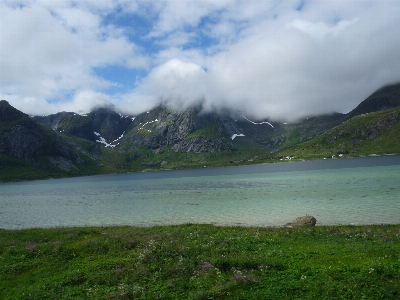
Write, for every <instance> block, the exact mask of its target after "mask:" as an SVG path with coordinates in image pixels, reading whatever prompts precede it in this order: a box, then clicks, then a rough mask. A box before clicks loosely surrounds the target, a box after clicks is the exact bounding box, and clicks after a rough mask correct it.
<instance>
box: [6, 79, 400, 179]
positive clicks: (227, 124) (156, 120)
mask: <svg viewBox="0 0 400 300" xmlns="http://www.w3.org/2000/svg"><path fill="white" fill-rule="evenodd" d="M399 94H400V84H396V85H390V86H386V87H383V88H381V89H379V90H377V91H376V92H375V93H373V94H372V95H371V96H370V97H368V98H367V99H365V100H364V101H363V102H361V103H360V104H359V105H358V106H357V107H356V108H355V109H354V110H352V111H351V112H349V113H348V114H340V113H332V114H327V115H320V116H313V117H309V118H305V119H303V120H300V121H298V122H294V123H283V122H271V121H269V120H252V119H250V118H248V117H247V116H244V115H241V114H240V113H238V112H230V111H226V112H223V113H221V112H219V113H217V112H204V111H202V109H201V107H193V108H191V109H188V110H185V111H174V110H172V109H170V108H168V107H165V106H162V105H160V106H158V107H155V108H154V109H152V110H150V111H148V112H144V113H142V114H139V115H137V116H124V115H121V114H119V113H117V112H115V111H113V110H112V109H110V108H101V109H96V110H94V111H92V112H90V113H88V114H86V115H79V114H76V113H73V112H61V113H57V114H54V115H49V116H34V117H29V116H27V115H26V114H24V113H22V112H20V111H18V110H16V109H15V108H13V107H11V106H10V105H9V104H8V103H7V102H6V101H1V102H0V166H3V170H5V169H4V167H5V166H7V167H8V169H7V170H14V171H15V170H19V169H21V168H22V167H21V166H22V165H23V166H24V167H25V168H26V169H29V170H31V171H32V172H33V170H36V171H37V170H39V169H40V170H41V171H40V172H42V173H40V172H39V173H37V174H39V175H37V176H36V177H38V176H39V177H40V176H41V177H50V175H49V174H50V173H48V172H49V170H51V171H52V173H51V174H56V175H51V176H71V175H83V174H99V173H113V172H130V171H142V170H159V169H175V168H194V167H204V166H224V165H237V164H244V163H261V162H268V161H271V160H270V159H271V157H282V156H297V157H299V158H300V157H301V158H322V157H330V156H331V155H338V154H342V155H343V154H345V155H353V156H355V155H365V154H370V153H385V152H390V153H398V152H400V146H399V144H398V141H399V140H400V129H399V126H400V125H399V105H400V103H399V101H400V100H399ZM387 108H389V110H388V109H387ZM44 170H45V171H46V172H47V173H46V172H44ZM56 171H58V173H57V172H56ZM32 172H31V173H32ZM60 172H61V173H60ZM62 172H64V173H62ZM6 173H7V172H2V174H6ZM17 173H18V172H17ZM15 177H18V176H17V175H16V176H15ZM2 178H3V179H2ZM4 178H5V179H4ZM24 178H26V176H25V177H24ZM0 180H9V179H7V176H6V175H3V177H1V176H0Z"/></svg>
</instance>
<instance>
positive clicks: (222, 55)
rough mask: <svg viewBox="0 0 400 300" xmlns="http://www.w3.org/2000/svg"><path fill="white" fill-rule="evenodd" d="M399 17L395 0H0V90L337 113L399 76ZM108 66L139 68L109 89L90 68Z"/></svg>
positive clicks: (46, 99)
mask: <svg viewBox="0 0 400 300" xmlns="http://www.w3.org/2000/svg"><path fill="white" fill-rule="evenodd" d="M399 15H400V2H399V1H395V0H382V1H372V0H371V1H368V0H366V1H358V0H348V1H341V0H332V1H316V0H288V1H272V0H271V1H268V0H266V1H256V0H254V1H251V0H247V1H244V0H220V1H215V0H202V1H142V0H137V1H128V0H112V1H110V0H101V1H99V0H96V1H95V0H82V1H75V2H72V1H69V0H58V1H45V0H36V1H35V0H26V1H18V0H15V1H6V0H0V26H1V31H0V43H1V45H2V46H1V56H0V93H1V95H2V97H3V98H5V99H8V100H10V102H11V104H13V105H15V106H16V107H18V108H21V109H23V110H24V111H26V112H29V113H35V112H36V113H39V114H40V113H41V112H49V111H52V112H55V111H56V110H58V109H74V110H76V111H78V110H89V109H90V108H91V107H94V106H96V105H101V104H107V103H113V104H115V106H116V108H117V109H119V110H126V111H128V112H131V113H139V112H141V111H143V110H148V109H150V108H151V107H152V106H154V105H156V104H157V103H158V102H159V101H164V102H167V103H169V104H170V105H171V106H173V107H179V108H186V107H188V106H190V105H195V104H197V103H200V102H201V103H202V105H204V107H205V108H207V109H219V108H233V109H240V110H242V111H243V112H245V113H246V114H248V115H249V116H252V117H255V118H265V117H266V118H270V119H296V118H299V117H303V116H306V115H309V114H318V113H325V112H330V111H340V112H345V111H348V110H350V109H352V108H354V107H355V106H356V105H357V104H358V103H359V102H360V101H362V100H363V99H365V98H366V97H367V96H368V95H369V94H370V93H372V92H373V91H374V90H375V89H377V88H379V87H381V86H382V85H384V84H387V83H392V82H396V81H400V59H399V56H398V50H399V49H400V35H399V34H398V28H400V19H399V17H398V16H399ZM133 41H134V42H133ZM113 66H119V67H125V68H131V69H135V68H139V69H141V72H145V73H142V74H141V75H140V76H138V78H139V79H137V81H136V84H135V85H132V86H133V87H132V90H130V91H128V92H127V91H126V90H125V91H123V92H121V93H114V94H112V95H108V94H107V88H109V87H118V86H123V84H121V83H119V82H118V78H116V77H115V79H113V77H112V76H108V77H107V79H104V78H102V77H101V76H99V75H98V73H96V68H103V67H111V68H112V67H113ZM134 80H135V78H132V82H133V81H134ZM97 98H98V99H97ZM96 99H97V100H96Z"/></svg>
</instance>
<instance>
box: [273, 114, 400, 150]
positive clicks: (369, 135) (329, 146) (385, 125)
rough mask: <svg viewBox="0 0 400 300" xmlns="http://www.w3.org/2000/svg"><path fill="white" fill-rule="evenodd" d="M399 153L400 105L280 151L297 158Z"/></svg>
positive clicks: (363, 116) (357, 119)
mask: <svg viewBox="0 0 400 300" xmlns="http://www.w3.org/2000/svg"><path fill="white" fill-rule="evenodd" d="M399 152H400V107H396V108H392V109H389V110H384V111H379V112H374V113H369V114H363V115H359V116H356V117H353V118H351V119H349V120H347V121H346V122H344V123H342V124H341V125H339V126H337V127H335V128H333V129H331V130H328V131H326V132H325V133H323V134H321V135H319V136H317V137H316V138H314V139H312V140H310V141H307V142H305V143H302V144H299V145H296V146H294V147H290V148H287V149H285V150H283V151H280V152H278V153H277V155H279V156H281V155H282V156H296V157H297V158H324V157H332V156H333V155H335V156H338V155H340V154H342V155H345V156H359V155H371V154H389V153H399Z"/></svg>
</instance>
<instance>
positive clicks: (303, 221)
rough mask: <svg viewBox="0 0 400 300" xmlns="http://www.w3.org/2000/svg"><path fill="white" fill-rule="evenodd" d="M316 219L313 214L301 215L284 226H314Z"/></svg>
mask: <svg viewBox="0 0 400 300" xmlns="http://www.w3.org/2000/svg"><path fill="white" fill-rule="evenodd" d="M316 223H317V219H316V218H314V217H313V216H303V217H298V218H296V219H294V220H293V221H292V222H290V223H287V224H286V226H292V227H294V226H315V224H316Z"/></svg>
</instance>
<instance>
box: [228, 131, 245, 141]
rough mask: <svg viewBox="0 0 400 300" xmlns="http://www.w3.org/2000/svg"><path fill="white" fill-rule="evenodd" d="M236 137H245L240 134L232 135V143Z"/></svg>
mask: <svg viewBox="0 0 400 300" xmlns="http://www.w3.org/2000/svg"><path fill="white" fill-rule="evenodd" d="M238 136H245V135H244V134H242V133H240V134H236V133H235V134H234V135H232V136H231V139H232V141H233V140H234V139H235V138H236V137H238Z"/></svg>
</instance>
